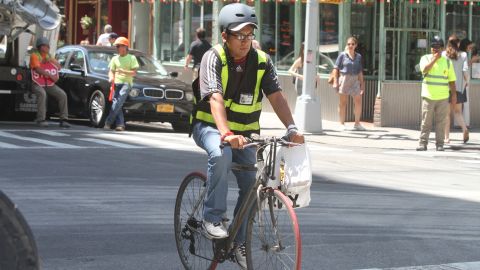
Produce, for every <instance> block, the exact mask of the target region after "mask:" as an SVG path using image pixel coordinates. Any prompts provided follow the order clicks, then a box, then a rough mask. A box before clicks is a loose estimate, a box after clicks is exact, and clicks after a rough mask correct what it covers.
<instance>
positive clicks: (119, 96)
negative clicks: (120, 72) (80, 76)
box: [105, 83, 132, 127]
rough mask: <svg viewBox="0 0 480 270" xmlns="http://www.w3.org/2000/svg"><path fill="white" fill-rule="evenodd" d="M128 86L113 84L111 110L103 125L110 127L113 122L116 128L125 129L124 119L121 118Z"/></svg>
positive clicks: (129, 88) (126, 84)
mask: <svg viewBox="0 0 480 270" xmlns="http://www.w3.org/2000/svg"><path fill="white" fill-rule="evenodd" d="M131 89H132V88H131V87H130V84H128V83H116V84H115V93H114V94H113V100H112V108H111V109H110V113H109V114H108V116H107V119H106V120H105V125H109V126H110V125H112V124H113V122H115V125H116V126H117V127H119V126H121V127H125V119H124V118H123V103H125V101H126V100H127V98H128V93H130V90H131Z"/></svg>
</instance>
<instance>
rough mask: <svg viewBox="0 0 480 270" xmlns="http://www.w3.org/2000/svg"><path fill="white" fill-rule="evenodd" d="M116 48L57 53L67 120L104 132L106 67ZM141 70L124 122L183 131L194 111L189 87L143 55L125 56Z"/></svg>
mask: <svg viewBox="0 0 480 270" xmlns="http://www.w3.org/2000/svg"><path fill="white" fill-rule="evenodd" d="M116 53H117V52H116V49H115V47H103V46H77V45H71V46H65V47H61V48H59V49H58V50H57V52H56V59H57V60H58V61H59V63H60V65H61V66H62V69H61V70H60V71H59V75H60V78H59V81H58V82H57V84H58V86H60V87H61V88H62V89H63V90H65V92H66V93H67V95H68V106H69V107H68V110H69V114H70V115H72V116H76V117H84V118H89V119H90V122H91V124H92V125H93V126H95V127H102V126H103V125H104V123H105V118H106V116H107V115H108V112H109V109H110V106H111V102H109V101H108V94H109V91H110V83H109V82H108V64H109V63H110V60H111V59H112V57H113V56H115V55H116ZM129 53H130V54H133V55H135V56H136V57H137V60H138V64H139V65H140V67H139V69H138V70H137V75H136V76H135V78H134V82H133V86H132V91H131V92H130V94H129V97H128V99H127V101H126V102H125V104H124V106H123V110H124V115H125V120H126V121H129V120H132V121H143V122H170V123H171V124H172V127H173V129H174V130H175V131H186V130H187V129H188V127H189V117H190V113H191V111H192V107H193V92H192V87H191V85H188V84H186V83H184V82H182V81H180V80H178V79H175V77H176V75H177V74H176V73H174V72H173V73H171V74H168V72H167V71H166V70H165V68H164V67H163V66H162V65H161V64H160V63H158V62H157V61H156V60H154V59H153V58H151V57H149V56H147V55H146V54H144V53H142V52H139V51H136V50H129Z"/></svg>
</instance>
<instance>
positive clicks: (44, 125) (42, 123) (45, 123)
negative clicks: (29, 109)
mask: <svg viewBox="0 0 480 270" xmlns="http://www.w3.org/2000/svg"><path fill="white" fill-rule="evenodd" d="M36 122H37V125H38V126H40V127H48V126H49V125H48V122H47V121H45V120H40V121H36Z"/></svg>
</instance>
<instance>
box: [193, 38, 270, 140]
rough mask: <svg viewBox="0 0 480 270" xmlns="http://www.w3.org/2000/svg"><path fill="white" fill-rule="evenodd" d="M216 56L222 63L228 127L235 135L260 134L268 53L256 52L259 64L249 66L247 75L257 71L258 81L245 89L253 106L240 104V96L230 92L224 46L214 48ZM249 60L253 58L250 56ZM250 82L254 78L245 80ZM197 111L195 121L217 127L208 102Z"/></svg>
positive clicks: (198, 105)
mask: <svg viewBox="0 0 480 270" xmlns="http://www.w3.org/2000/svg"><path fill="white" fill-rule="evenodd" d="M213 49H214V50H215V52H216V54H217V55H218V56H219V58H220V60H221V62H222V71H221V78H222V88H223V97H224V101H225V111H226V113H227V122H228V127H229V128H230V130H232V131H233V132H234V133H235V134H241V135H244V136H249V135H250V134H252V133H260V123H259V119H260V113H261V111H262V97H263V94H262V93H261V91H260V83H261V81H262V78H263V75H264V74H265V67H266V62H267V56H266V53H265V52H263V51H260V50H256V54H257V59H258V64H257V65H252V64H247V70H245V74H249V71H251V70H249V69H252V68H253V69H256V77H257V78H256V80H255V84H253V83H251V89H245V90H246V92H244V93H247V94H252V95H253V100H252V103H251V104H248V105H245V104H241V102H240V100H239V99H240V95H235V93H232V92H231V91H232V90H229V89H230V88H229V87H228V76H229V68H228V64H227V55H226V53H225V49H224V47H223V46H222V45H216V46H214V47H213ZM248 57H249V58H248V59H247V61H248V60H251V59H252V58H251V57H250V56H248ZM245 79H246V80H247V81H248V80H253V78H245ZM195 107H196V109H195V110H194V113H195V117H194V118H195V119H194V120H193V121H201V122H204V123H207V124H208V125H211V126H214V127H216V124H215V120H214V119H213V116H212V113H211V111H210V104H209V103H208V102H206V101H200V102H198V104H196V106H195Z"/></svg>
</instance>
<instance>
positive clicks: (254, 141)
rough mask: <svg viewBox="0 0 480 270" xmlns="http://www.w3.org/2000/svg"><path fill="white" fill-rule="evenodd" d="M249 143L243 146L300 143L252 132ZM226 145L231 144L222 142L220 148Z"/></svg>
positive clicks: (292, 144)
mask: <svg viewBox="0 0 480 270" xmlns="http://www.w3.org/2000/svg"><path fill="white" fill-rule="evenodd" d="M246 139H247V144H245V145H243V148H247V147H252V146H264V145H268V144H271V143H275V142H276V143H278V144H279V145H281V146H299V145H302V144H300V143H294V142H289V141H288V140H286V139H285V136H284V137H275V136H260V135H258V134H252V135H251V136H250V137H246ZM225 146H230V143H228V142H222V143H221V144H220V149H223V148H224V147H225Z"/></svg>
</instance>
